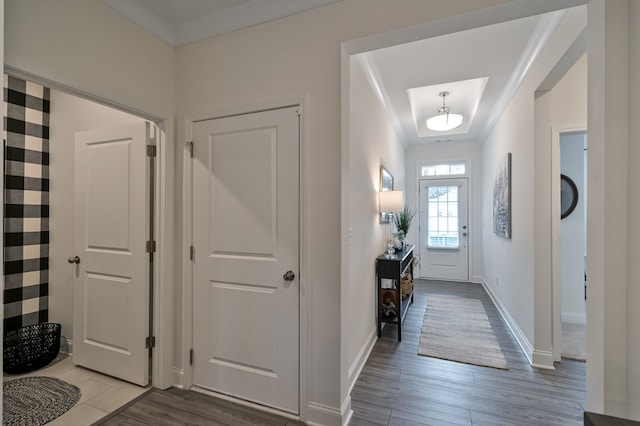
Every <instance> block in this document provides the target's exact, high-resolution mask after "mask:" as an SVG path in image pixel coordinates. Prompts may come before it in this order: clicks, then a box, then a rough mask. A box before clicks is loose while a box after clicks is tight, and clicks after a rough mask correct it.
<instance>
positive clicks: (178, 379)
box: [171, 367, 187, 389]
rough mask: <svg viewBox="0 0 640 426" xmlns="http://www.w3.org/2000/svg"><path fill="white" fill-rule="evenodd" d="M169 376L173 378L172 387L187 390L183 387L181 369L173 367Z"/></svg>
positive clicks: (182, 371) (182, 372)
mask: <svg viewBox="0 0 640 426" xmlns="http://www.w3.org/2000/svg"><path fill="white" fill-rule="evenodd" d="M171 376H172V377H173V387H176V388H178V389H187V387H186V386H185V385H184V370H183V369H182V368H178V367H173V368H172V369H171Z"/></svg>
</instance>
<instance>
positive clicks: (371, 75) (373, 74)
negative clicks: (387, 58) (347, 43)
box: [356, 52, 408, 150]
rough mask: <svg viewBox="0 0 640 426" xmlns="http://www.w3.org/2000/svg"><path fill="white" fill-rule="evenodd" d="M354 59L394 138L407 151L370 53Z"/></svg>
mask: <svg viewBox="0 0 640 426" xmlns="http://www.w3.org/2000/svg"><path fill="white" fill-rule="evenodd" d="M356 57H357V58H358V59H359V60H360V65H361V66H362V69H363V70H364V74H365V75H366V77H367V80H369V84H371V87H373V89H374V92H375V93H376V95H377V96H378V100H379V101H380V105H382V106H383V108H384V111H385V112H386V113H387V117H388V118H389V122H390V123H391V127H393V131H394V132H395V134H396V138H397V139H398V140H399V141H400V144H401V145H402V146H403V147H404V148H405V150H406V149H408V146H407V137H406V135H405V134H404V131H403V130H402V123H401V121H400V118H399V117H398V114H397V113H396V109H395V108H392V105H393V103H392V102H391V99H389V93H388V92H387V88H386V87H385V86H384V80H383V79H382V77H381V76H380V70H379V69H378V66H377V65H376V62H375V61H374V60H373V58H372V55H371V52H365V53H362V54H360V55H358V56H356Z"/></svg>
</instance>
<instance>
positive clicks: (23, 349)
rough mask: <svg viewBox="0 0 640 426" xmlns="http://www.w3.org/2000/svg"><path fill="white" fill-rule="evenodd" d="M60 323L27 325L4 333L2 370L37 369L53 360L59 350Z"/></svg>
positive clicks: (11, 371) (21, 370)
mask: <svg viewBox="0 0 640 426" xmlns="http://www.w3.org/2000/svg"><path fill="white" fill-rule="evenodd" d="M61 329H62V326H61V325H60V324H56V323H51V322H45V323H41V324H34V325H28V326H26V327H22V328H19V329H17V330H10V331H7V332H6V333H5V335H4V353H3V370H4V372H5V373H8V374H21V373H26V372H28V371H33V370H37V369H38V368H42V367H44V366H45V365H47V364H49V363H50V362H51V361H53V360H54V359H55V358H56V357H57V356H58V353H59V352H60V332H61Z"/></svg>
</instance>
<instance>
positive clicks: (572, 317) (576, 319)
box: [560, 312, 587, 325]
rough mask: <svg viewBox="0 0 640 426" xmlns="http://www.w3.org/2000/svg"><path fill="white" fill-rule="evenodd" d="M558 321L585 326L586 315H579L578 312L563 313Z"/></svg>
mask: <svg viewBox="0 0 640 426" xmlns="http://www.w3.org/2000/svg"><path fill="white" fill-rule="evenodd" d="M560 321H562V322H566V323H569V324H581V325H586V324H587V314H581V313H578V312H563V313H561V314H560Z"/></svg>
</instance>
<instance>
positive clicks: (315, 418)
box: [306, 398, 351, 426]
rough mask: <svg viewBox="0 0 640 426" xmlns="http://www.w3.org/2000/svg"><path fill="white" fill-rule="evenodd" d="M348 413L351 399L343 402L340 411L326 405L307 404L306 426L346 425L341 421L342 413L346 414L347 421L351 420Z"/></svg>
mask: <svg viewBox="0 0 640 426" xmlns="http://www.w3.org/2000/svg"><path fill="white" fill-rule="evenodd" d="M343 410H345V411H343ZM347 410H348V411H347ZM349 411H351V398H347V399H346V400H345V403H344V404H343V405H342V408H341V409H340V410H337V409H336V408H334V407H329V406H328V405H323V404H316V403H314V402H309V403H308V404H307V412H308V413H309V414H308V417H307V421H306V424H308V425H310V426H342V425H343V424H346V423H344V422H343V421H342V418H343V413H344V412H346V413H347V417H348V418H349V419H350V418H351V415H349V414H348V413H349Z"/></svg>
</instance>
